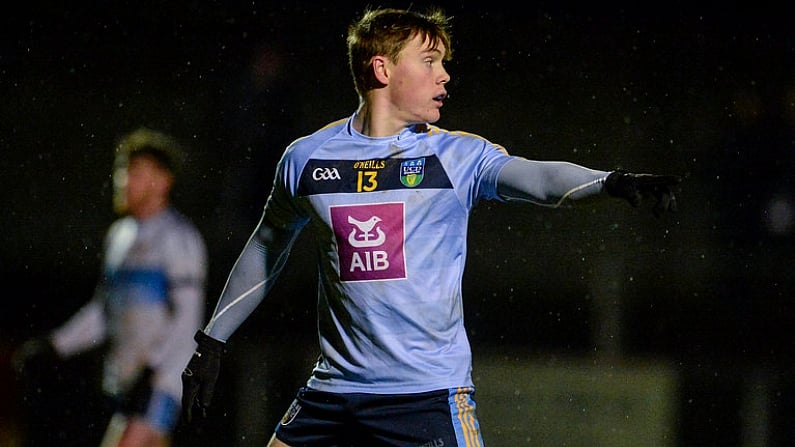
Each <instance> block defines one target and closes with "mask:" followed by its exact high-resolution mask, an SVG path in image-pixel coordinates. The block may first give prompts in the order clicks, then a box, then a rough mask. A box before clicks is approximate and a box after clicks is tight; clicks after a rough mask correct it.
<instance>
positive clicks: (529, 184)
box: [497, 157, 610, 208]
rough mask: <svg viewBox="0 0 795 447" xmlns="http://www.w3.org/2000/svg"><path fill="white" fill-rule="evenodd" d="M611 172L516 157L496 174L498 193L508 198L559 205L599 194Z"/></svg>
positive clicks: (538, 203)
mask: <svg viewBox="0 0 795 447" xmlns="http://www.w3.org/2000/svg"><path fill="white" fill-rule="evenodd" d="M608 174H610V173H609V172H606V171H599V170H595V169H590V168H586V167H584V166H580V165H576V164H574V163H569V162H564V161H531V160H527V159H525V158H519V157H517V158H514V159H513V160H511V161H510V162H508V164H506V165H505V167H503V168H502V171H500V175H499V176H498V177H497V193H498V194H499V195H500V197H502V198H503V199H505V200H509V201H510V200H520V201H527V202H532V203H535V204H537V205H542V206H550V207H553V208H557V207H559V206H561V205H563V204H564V203H566V201H568V200H581V199H584V198H587V197H591V196H596V195H599V194H600V193H601V192H602V190H603V187H604V182H605V179H606V178H607V176H608Z"/></svg>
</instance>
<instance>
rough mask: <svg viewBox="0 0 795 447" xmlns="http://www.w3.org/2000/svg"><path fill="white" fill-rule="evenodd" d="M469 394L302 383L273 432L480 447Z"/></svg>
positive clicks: (302, 444)
mask: <svg viewBox="0 0 795 447" xmlns="http://www.w3.org/2000/svg"><path fill="white" fill-rule="evenodd" d="M474 393H475V390H474V389H473V388H452V389H450V390H439V391H431V392H427V393H415V394H366V393H350V394H339V393H327V392H322V391H317V390H314V389H312V388H308V387H303V388H301V389H300V390H299V391H298V396H297V397H296V398H295V400H294V401H293V403H292V404H291V405H290V408H289V409H288V410H287V412H286V413H285V414H284V417H282V420H281V421H280V422H279V424H278V425H277V427H276V437H277V438H278V439H279V440H280V441H282V442H284V443H286V444H288V445H290V446H292V447H314V446H317V447H380V446H395V447H480V446H482V445H483V440H482V438H481V436H480V427H479V425H478V419H477V416H476V415H475V401H474V400H473V395H474Z"/></svg>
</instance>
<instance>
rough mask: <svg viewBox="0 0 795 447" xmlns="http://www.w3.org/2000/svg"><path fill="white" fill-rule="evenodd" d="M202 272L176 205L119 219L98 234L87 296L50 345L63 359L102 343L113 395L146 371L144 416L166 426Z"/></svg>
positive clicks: (195, 322) (196, 313) (193, 234)
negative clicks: (99, 262)
mask: <svg viewBox="0 0 795 447" xmlns="http://www.w3.org/2000/svg"><path fill="white" fill-rule="evenodd" d="M206 276H207V254H206V248H205V244H204V240H203V238H202V237H201V235H200V234H199V232H198V230H197V229H196V228H195V227H194V226H193V224H192V223H191V222H190V221H189V220H188V219H187V218H185V217H184V216H183V215H182V214H180V213H178V212H177V211H176V210H175V209H173V208H167V209H165V210H164V211H162V212H160V213H159V214H157V215H154V216H152V217H150V218H148V219H146V220H136V219H134V218H132V217H123V218H120V219H119V220H117V221H116V222H114V223H113V224H112V225H111V227H110V229H109V230H108V233H107V235H106V237H105V247H104V256H103V271H102V279H101V281H100V282H99V284H98V286H97V289H96V293H95V294H94V298H93V299H92V300H91V301H90V302H89V303H88V304H87V305H86V306H84V307H83V308H82V309H81V310H80V311H79V312H78V313H77V314H76V315H75V316H73V317H72V318H71V319H70V320H69V321H67V322H66V324H64V325H63V326H62V327H60V328H58V329H57V330H55V331H54V333H53V336H52V340H53V344H54V346H55V347H56V349H57V350H58V352H59V353H60V355H62V356H64V357H68V356H71V355H74V354H76V353H79V352H81V351H84V350H87V349H90V348H93V347H97V346H99V345H100V344H101V343H104V342H108V353H107V356H106V357H105V362H104V364H105V366H104V371H103V389H104V390H105V392H107V393H108V394H109V395H112V396H119V397H121V396H124V394H125V393H127V392H128V391H130V387H132V386H133V384H134V383H135V381H136V380H137V379H138V377H139V376H140V374H141V373H142V372H143V371H144V369H146V368H149V369H151V370H152V371H153V377H152V380H153V382H152V388H153V394H152V397H151V399H150V402H149V407H148V408H147V410H146V411H147V414H146V415H145V417H146V418H147V420H149V421H150V422H151V423H152V424H153V425H154V426H155V427H156V428H159V429H161V430H163V431H166V432H167V431H169V430H171V429H172V428H173V427H174V425H175V423H176V421H177V418H178V416H179V401H180V397H181V394H182V381H181V377H182V376H181V374H182V370H183V368H184V366H185V364H187V362H188V360H190V357H191V355H192V354H193V350H194V347H195V343H194V341H193V334H194V333H195V332H196V330H197V329H198V328H199V327H200V326H201V322H202V320H203V317H204V306H205V293H204V286H205V280H206Z"/></svg>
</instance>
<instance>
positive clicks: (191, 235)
mask: <svg viewBox="0 0 795 447" xmlns="http://www.w3.org/2000/svg"><path fill="white" fill-rule="evenodd" d="M164 218H165V219H166V221H167V224H166V225H164V226H163V231H164V232H167V233H168V234H169V239H171V240H174V241H179V243H181V244H187V245H191V246H197V247H203V246H204V237H203V236H202V233H201V231H199V228H198V227H197V226H196V223H195V222H194V221H193V220H192V219H191V218H190V217H188V216H187V215H186V214H184V213H182V212H181V211H179V210H178V209H176V208H174V207H169V208H168V209H167V210H166V213H165V215H164Z"/></svg>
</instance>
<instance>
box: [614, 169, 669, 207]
mask: <svg viewBox="0 0 795 447" xmlns="http://www.w3.org/2000/svg"><path fill="white" fill-rule="evenodd" d="M680 181H681V178H679V177H677V176H675V175H654V174H630V173H628V172H624V171H622V170H618V171H614V172H612V173H610V175H608V176H607V179H606V180H605V189H606V190H607V193H608V194H610V195H611V196H613V197H619V198H622V199H626V200H627V201H628V202H629V203H630V205H632V206H634V207H636V208H637V207H639V206H640V204H641V202H643V200H644V199H646V198H650V197H651V198H654V200H656V203H655V204H654V207H653V208H652V211H653V212H654V215H655V216H656V217H660V216H662V214H663V213H665V212H666V211H671V212H676V197H675V196H674V193H673V189H672V188H673V186H674V185H677V184H679V182H680Z"/></svg>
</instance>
